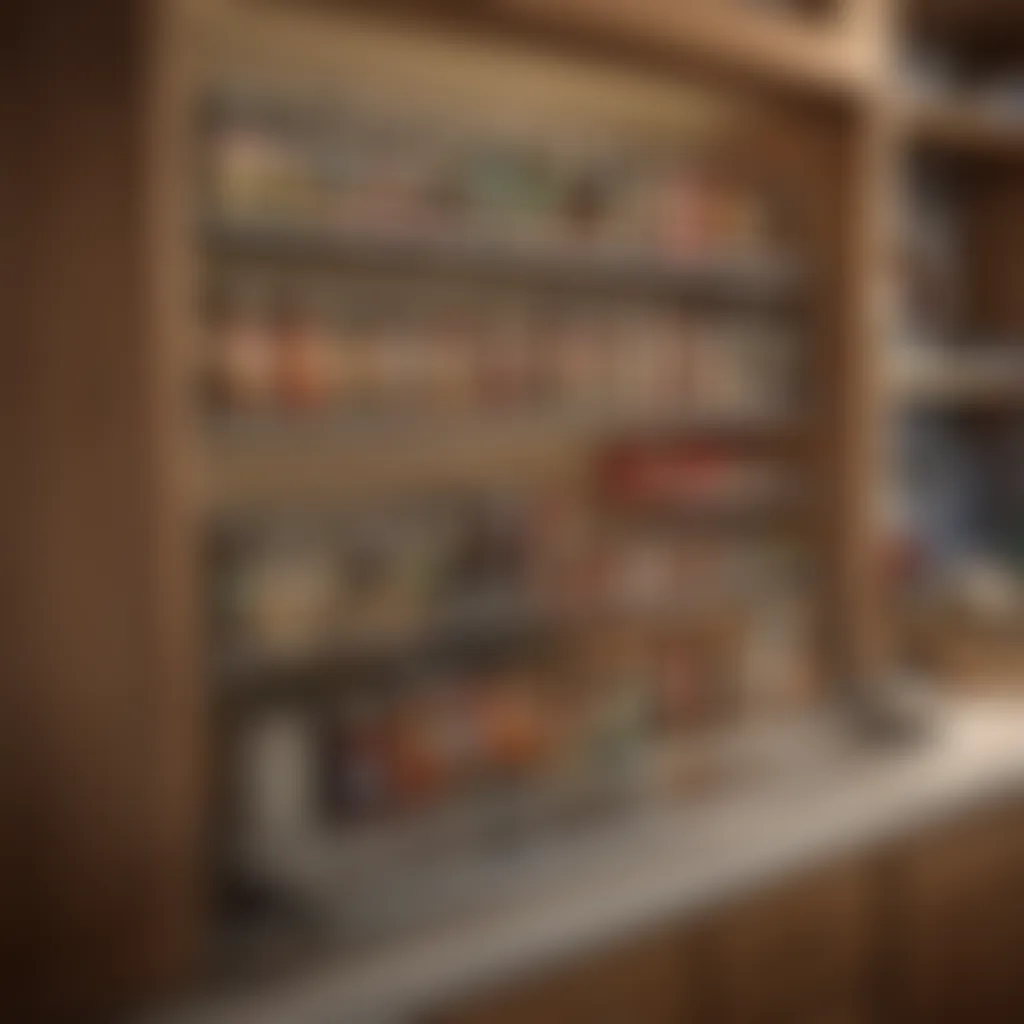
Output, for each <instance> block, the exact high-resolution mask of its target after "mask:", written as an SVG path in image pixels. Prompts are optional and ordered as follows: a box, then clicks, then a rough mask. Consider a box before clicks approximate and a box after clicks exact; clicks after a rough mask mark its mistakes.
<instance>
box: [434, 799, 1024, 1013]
mask: <svg viewBox="0 0 1024 1024" xmlns="http://www.w3.org/2000/svg"><path fill="white" fill-rule="evenodd" d="M637 1021H642V1022H644V1024H661V1022H666V1024H667V1022H670V1021H671V1022H675V1024H693V1022H697V1024H1018V1022H1020V1021H1024V806H1021V805H1014V806H1012V807H1002V808H997V809H994V810H988V811H986V812H985V813H982V814H976V815H973V816H972V817H971V818H970V819H968V820H964V821H960V822H958V823H957V824H955V825H946V826H943V827H941V828H937V829H934V830H931V831H929V832H928V833H927V834H925V835H922V836H921V837H919V838H917V839H915V840H914V841H913V842H912V843H910V844H909V845H903V846H900V847H899V848H897V849H893V850H890V851H888V852H886V853H882V852H879V853H877V854H874V853H872V854H866V855H865V856H864V857H863V858H861V859H859V861H858V862H856V863H849V864H845V865H842V866H833V867H831V868H829V869H828V870H825V871H823V872H821V873H820V874H818V875H816V876H814V877H812V878H810V879H807V878H801V879H799V880H797V881H793V882H791V883H788V884H784V885H782V886H779V887H776V888H774V889H772V890H769V891H767V892H764V893H761V894H758V895H756V896H753V897H751V898H748V899H744V900H742V901H741V902H739V903H737V904H736V905H735V906H734V907H732V908H729V909H725V910H721V911H718V912H716V913H714V914H713V915H712V916H711V918H710V919H709V920H704V921H698V922H694V924H693V927H692V928H691V930H690V932H689V933H688V934H686V935H684V934H682V933H681V932H680V933H675V934H672V933H666V934H662V935H660V936H658V937H655V938H649V939H645V940H643V941H640V942H634V943H632V944H630V945H627V946H624V947H620V948H618V949H613V950H610V951H608V952H606V953H604V954H602V955H601V956H598V957H594V958H591V959H589V960H588V961H587V962H585V963H581V964H577V965H574V966H573V967H571V968H567V969H562V970H553V971H552V972H551V973H550V974H549V975H548V976H546V977H544V978H540V979H537V980H536V981H532V982H530V983H529V984H528V985H525V986H518V987H517V986H510V987H509V988H508V989H507V990H505V991H501V992H497V993H494V994H491V995H487V996H486V997H484V998H482V999H480V1000H479V1001H478V1002H477V1003H475V1004H474V1005H472V1006H469V1007H467V1008H465V1009H463V1010H462V1011H460V1012H458V1013H456V1014H454V1015H452V1016H450V1017H446V1018H444V1024H520V1022H522V1024H527V1022H528V1024H549V1022H550V1024H620V1022H621V1024H627V1022H629V1024H632V1022H637Z"/></svg>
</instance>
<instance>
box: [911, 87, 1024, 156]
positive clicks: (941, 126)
mask: <svg viewBox="0 0 1024 1024" xmlns="http://www.w3.org/2000/svg"><path fill="white" fill-rule="evenodd" d="M903 121H904V124H905V126H906V132H907V135H908V138H909V139H910V141H911V142H912V143H913V144H914V145H916V146H917V147H918V148H919V149H922V150H924V151H925V152H929V153H933V154H936V155H939V156H945V157H949V158H959V159H965V160H975V161H979V160H984V161H998V162H1002V163H1013V164H1017V163H1021V164H1024V117H1021V116H1020V115H1018V114H1011V113H1000V112H998V111H994V110H991V109H988V108H986V107H984V106H982V105H981V104H980V103H976V102H972V101H970V100H964V99H955V98H951V97H944V98H942V99H928V100H923V101H922V100H911V101H908V102H907V103H905V109H904V113H903Z"/></svg>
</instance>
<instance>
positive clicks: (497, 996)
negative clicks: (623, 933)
mask: <svg viewBox="0 0 1024 1024" xmlns="http://www.w3.org/2000/svg"><path fill="white" fill-rule="evenodd" d="M697 981H698V978H697V972H696V970H695V960H694V948H693V944H692V942H691V941H690V940H689V939H688V938H687V937H686V936H684V935H682V934H680V933H676V932H665V933H661V934H658V935H656V936H653V937H650V938H645V939H643V940H640V941H634V942H633V943H631V944H629V945H627V946H625V947H618V948H614V949H611V950H608V951H605V952H603V953H601V954H599V955H597V956H594V957H592V958H588V959H587V960H586V961H585V962H582V963H577V964H572V965H569V966H566V967H562V968H554V969H552V971H551V972H550V973H549V974H548V975H546V976H544V977H540V978H538V979H536V980H532V981H530V982H528V983H526V984H523V985H519V986H516V985H510V986H508V987H507V988H505V989H504V990H501V991H498V992H495V993H493V994H488V995H486V996H485V997H483V998H482V999H481V1000H480V1001H479V1002H476V1003H470V1004H468V1005H467V1006H465V1007H464V1008H462V1009H459V1010H457V1011H455V1012H454V1013H452V1014H451V1015H448V1016H444V1017H442V1018H441V1019H440V1021H439V1022H438V1024H636V1022H641V1021H642V1022H643V1024H698V1022H699V1021H702V1020H703V1019H704V1018H703V1016H702V1015H701V1012H700V1006H699V1000H698V992H697Z"/></svg>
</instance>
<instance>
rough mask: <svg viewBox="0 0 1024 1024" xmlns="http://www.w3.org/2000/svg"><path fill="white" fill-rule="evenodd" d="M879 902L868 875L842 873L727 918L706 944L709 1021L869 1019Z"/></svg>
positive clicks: (794, 1023)
mask: <svg viewBox="0 0 1024 1024" xmlns="http://www.w3.org/2000/svg"><path fill="white" fill-rule="evenodd" d="M874 902H875V889H874V887H873V885H872V877H871V873H870V869H869V868H868V867H866V866H865V867H861V866H849V867H845V866H844V867H841V868H836V869H833V870H831V871H829V872H827V873H826V874H824V875H821V876H819V877H816V878H813V879H811V880H809V881H800V882H798V883H794V884H792V885H789V886H786V887H785V888H783V889H781V890H778V891H775V892H771V893H769V894H767V895H765V896H761V897H758V898H756V899H754V900H752V901H750V902H748V903H746V904H744V905H742V906H740V907H738V908H736V909H735V910H733V911H731V912H728V913H726V914H725V915H724V916H722V917H721V918H720V919H719V920H717V921H716V922H714V924H713V925H712V926H711V928H710V929H709V932H708V936H707V940H706V949H705V956H706V960H705V963H706V969H707V982H708V986H709V993H708V995H709V997H710V998H709V999H708V1003H709V1005H710V1006H712V1007H713V1011H714V1012H713V1014H711V1019H713V1020H715V1021H716V1022H721V1024H774V1022H778V1024H801V1022H807V1024H811V1022H814V1024H817V1022H819V1021H820V1022H822V1024H825V1022H831V1021H837V1022H838V1021H847V1020H849V1021H856V1020H867V1019H872V1018H870V1017H869V1015H868V1011H869V1010H870V1009H871V1006H870V998H871V994H872V990H873V972H874V966H875V944H874V943H875V939H876V930H875V927H874V924H875V921H874V915H875V906H874Z"/></svg>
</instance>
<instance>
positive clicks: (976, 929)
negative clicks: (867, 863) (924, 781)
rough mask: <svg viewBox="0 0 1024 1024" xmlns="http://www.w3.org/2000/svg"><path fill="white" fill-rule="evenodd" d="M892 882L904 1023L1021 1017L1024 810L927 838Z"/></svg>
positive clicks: (906, 855)
mask: <svg viewBox="0 0 1024 1024" xmlns="http://www.w3.org/2000/svg"><path fill="white" fill-rule="evenodd" d="M890 884H892V885H893V900H892V902H893V909H894V910H895V926H894V934H893V939H894V940H895V942H894V946H895V956H896V957H897V961H898V971H897V973H896V994H897V1000H898V1006H897V1009H896V1014H895V1016H896V1017H897V1018H898V1019H899V1020H900V1021H901V1024H902V1022H906V1024H918V1022H920V1024H944V1022H950V1024H953V1022H957V1024H959V1022H964V1024H967V1022H980V1021H984V1022H985V1024H998V1022H1006V1024H1010V1022H1016V1021H1020V1020H1024V809H1022V808H1019V807H1014V808H1013V809H1004V810H999V811H994V812H989V813H987V814H986V815H984V816H982V817H981V818H978V819H973V820H970V821H967V822H964V823H962V824H959V825H957V826H955V827H949V828H946V829H943V830H940V831H938V832H935V833H932V834H930V835H928V836H926V837H923V838H922V839H921V840H920V841H918V842H916V843H915V844H914V845H913V847H911V848H910V849H908V850H906V851H905V852H903V853H901V855H900V856H899V858H898V859H897V864H896V866H895V871H894V877H893V878H892V879H890Z"/></svg>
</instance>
